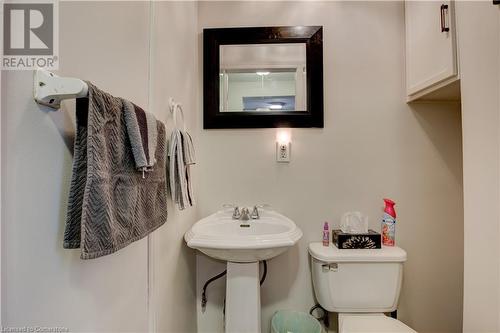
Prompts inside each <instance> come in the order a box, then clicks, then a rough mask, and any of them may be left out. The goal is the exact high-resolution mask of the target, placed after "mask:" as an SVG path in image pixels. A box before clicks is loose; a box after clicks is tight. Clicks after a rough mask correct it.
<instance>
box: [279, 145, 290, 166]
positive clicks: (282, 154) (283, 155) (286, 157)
mask: <svg viewBox="0 0 500 333" xmlns="http://www.w3.org/2000/svg"><path fill="white" fill-rule="evenodd" d="M290 148H291V144H290V142H289V143H279V142H277V143H276V162H284V163H288V162H290Z"/></svg>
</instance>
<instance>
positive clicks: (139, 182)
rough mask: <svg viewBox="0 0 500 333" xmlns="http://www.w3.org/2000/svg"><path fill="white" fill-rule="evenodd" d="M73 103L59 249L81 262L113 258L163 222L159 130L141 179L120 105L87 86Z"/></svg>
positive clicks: (163, 144)
mask: <svg viewBox="0 0 500 333" xmlns="http://www.w3.org/2000/svg"><path fill="white" fill-rule="evenodd" d="M87 84H88V86H89V97H88V98H80V99H77V102H76V116H77V123H76V126H77V128H76V137H75V151H74V160H73V174H72V178H71V185H70V193H69V200H68V214H67V220H66V228H65V232H64V244H63V245H64V248H70V249H73V248H79V247H80V248H81V258H82V259H93V258H97V257H101V256H104V255H107V254H110V253H113V252H115V251H117V250H119V249H121V248H123V247H125V246H127V245H128V244H130V243H132V242H134V241H136V240H139V239H141V238H143V237H144V236H146V235H147V234H149V233H150V232H152V231H153V230H155V229H156V228H158V227H160V226H161V225H162V224H163V223H165V221H166V220H167V203H166V175H165V159H166V150H165V149H166V138H165V126H164V124H163V123H161V122H159V121H157V122H156V126H157V146H156V151H155V152H154V158H155V159H156V164H157V166H158V167H156V168H154V170H152V171H150V172H148V173H147V176H146V177H145V178H142V173H140V172H137V168H136V163H135V160H134V154H133V152H132V146H131V143H130V139H129V136H128V133H127V126H126V123H125V116H124V107H125V103H126V102H125V100H123V99H121V98H117V97H113V96H111V95H110V94H108V93H106V92H103V91H101V90H99V89H98V88H97V87H95V86H94V85H92V84H91V83H89V82H87Z"/></svg>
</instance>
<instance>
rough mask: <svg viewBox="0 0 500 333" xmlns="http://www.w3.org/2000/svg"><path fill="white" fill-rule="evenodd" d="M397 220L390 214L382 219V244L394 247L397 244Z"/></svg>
mask: <svg viewBox="0 0 500 333" xmlns="http://www.w3.org/2000/svg"><path fill="white" fill-rule="evenodd" d="M395 238H396V220H394V218H393V217H392V216H390V215H389V214H384V218H383V219H382V244H383V245H385V246H394V245H395V244H396V240H395Z"/></svg>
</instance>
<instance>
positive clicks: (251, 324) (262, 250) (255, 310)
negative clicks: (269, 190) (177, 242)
mask: <svg viewBox="0 0 500 333" xmlns="http://www.w3.org/2000/svg"><path fill="white" fill-rule="evenodd" d="M259 213H260V218H259V219H255V220H253V219H251V220H248V221H242V220H235V219H233V218H232V213H231V212H229V211H227V210H226V211H219V212H217V213H215V214H212V215H210V216H208V217H205V218H204V219H201V220H200V221H198V222H197V223H195V225H194V226H193V227H192V228H191V229H190V230H189V231H188V232H187V233H186V234H185V235H184V240H185V241H186V243H187V245H188V246H189V247H191V248H193V249H197V250H199V251H201V252H203V253H205V254H206V255H208V256H209V257H212V258H215V259H219V260H225V261H227V276H226V281H227V282H226V316H225V320H226V322H225V327H226V332H227V333H258V332H260V330H261V329H260V285H259V261H261V260H267V259H271V258H274V257H276V256H278V255H280V254H282V253H283V252H285V251H286V250H287V249H288V248H289V247H291V246H293V245H295V244H296V243H297V242H298V240H299V239H300V238H301V237H302V231H301V230H300V229H299V228H298V227H297V226H296V225H295V223H294V222H293V221H292V220H290V219H289V218H287V217H286V216H283V215H281V214H279V213H277V212H275V211H271V210H260V211H259Z"/></svg>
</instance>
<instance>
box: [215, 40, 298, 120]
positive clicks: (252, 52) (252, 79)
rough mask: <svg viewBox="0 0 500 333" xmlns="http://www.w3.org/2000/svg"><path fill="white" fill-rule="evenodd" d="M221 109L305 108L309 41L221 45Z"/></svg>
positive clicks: (233, 110) (273, 109) (234, 110)
mask: <svg viewBox="0 0 500 333" xmlns="http://www.w3.org/2000/svg"><path fill="white" fill-rule="evenodd" d="M219 51H220V61H219V62H220V63H219V75H220V80H219V82H220V87H219V98H220V103H219V105H220V112H253V113H254V112H268V113H269V112H278V113H279V112H285V111H286V112H290V111H306V109H307V108H306V101H307V96H306V86H307V84H306V44H305V43H289V44H287V43H277V44H236V45H221V46H220V50H219Z"/></svg>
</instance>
